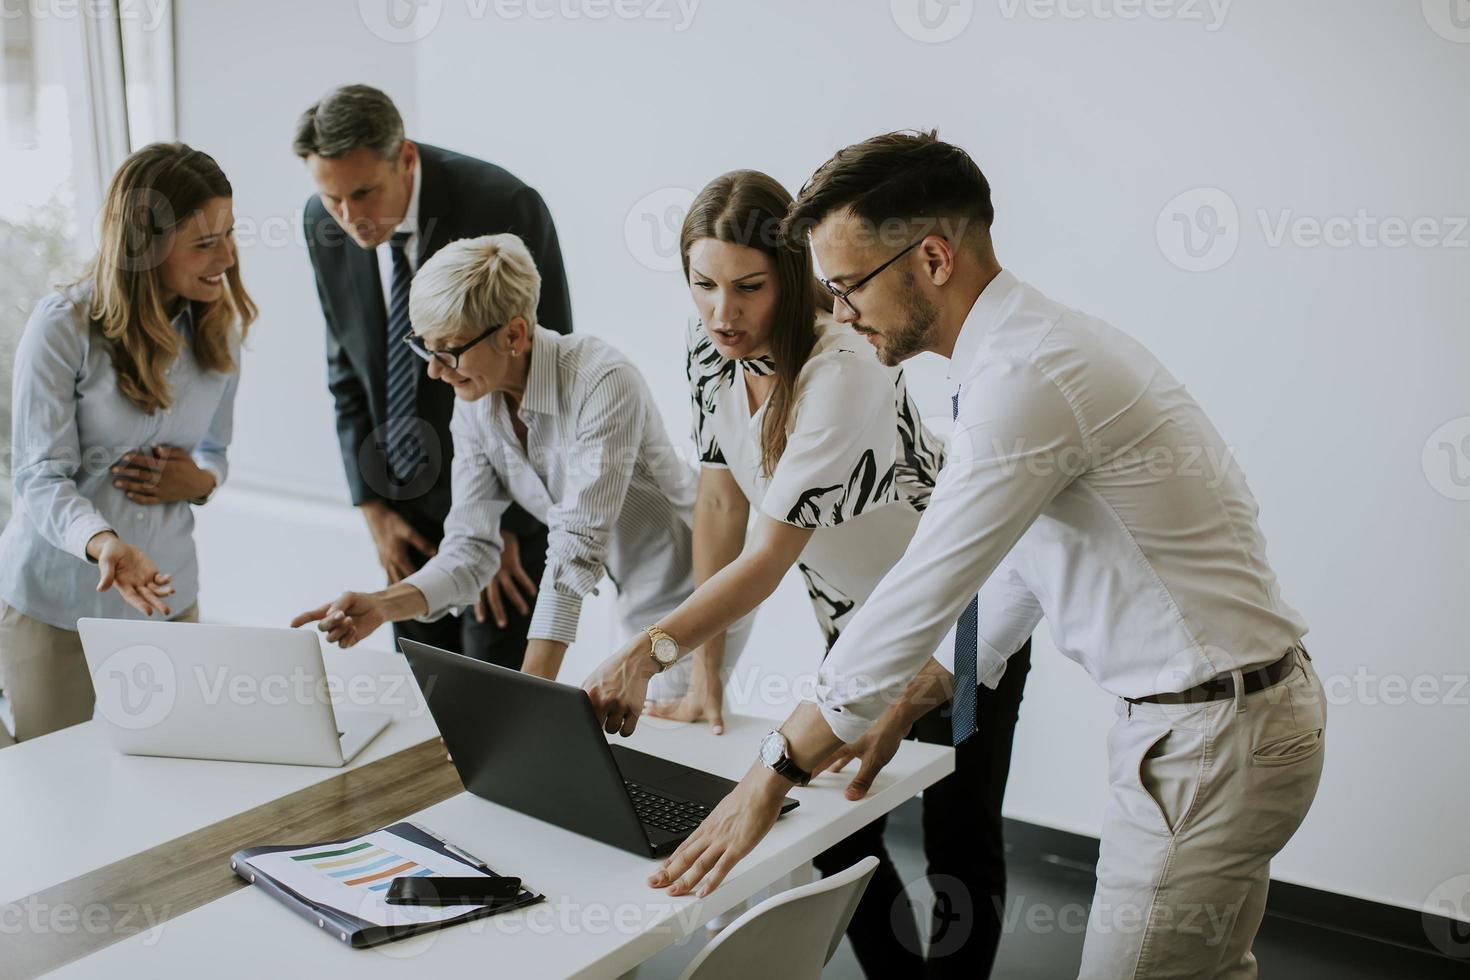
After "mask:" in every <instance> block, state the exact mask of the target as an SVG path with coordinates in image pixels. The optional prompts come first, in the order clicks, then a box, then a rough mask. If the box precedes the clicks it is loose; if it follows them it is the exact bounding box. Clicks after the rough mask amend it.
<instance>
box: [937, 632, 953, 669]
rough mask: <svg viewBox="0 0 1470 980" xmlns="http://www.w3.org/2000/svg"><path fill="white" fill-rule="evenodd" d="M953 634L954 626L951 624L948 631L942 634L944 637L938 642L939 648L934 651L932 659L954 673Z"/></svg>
mask: <svg viewBox="0 0 1470 980" xmlns="http://www.w3.org/2000/svg"><path fill="white" fill-rule="evenodd" d="M954 634H955V628H954V627H953V626H951V627H950V628H949V632H948V633H946V634H944V639H943V640H942V641H941V642H940V644H939V649H937V650H935V651H934V659H935V660H937V661H938V662H939V666H941V667H943V668H944V669H945V670H947V671H949V672H950V674H951V675H953V674H954Z"/></svg>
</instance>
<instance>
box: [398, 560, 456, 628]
mask: <svg viewBox="0 0 1470 980" xmlns="http://www.w3.org/2000/svg"><path fill="white" fill-rule="evenodd" d="M402 581H404V582H405V583H407V584H408V585H411V586H413V587H414V588H416V589H418V590H419V591H420V592H422V593H423V594H424V602H425V603H426V604H427V605H428V607H429V608H428V609H427V610H426V611H425V612H424V614H423V615H422V616H415V617H414V620H415V621H416V622H420V623H432V622H434V621H435V620H437V619H443V618H444V617H445V616H446V615H447V614H449V613H451V612H453V613H458V612H460V611H461V610H462V609H464V606H462V605H459V604H458V603H457V602H456V601H455V600H456V599H458V598H459V594H458V591H457V590H456V589H455V585H454V576H453V575H450V574H449V573H448V572H446V571H444V570H443V569H442V568H436V567H435V566H434V563H433V562H432V561H430V562H429V563H428V564H426V565H425V566H424V567H423V568H420V569H419V570H418V571H416V572H414V573H413V574H412V575H409V576H406V577H405V578H404V579H403V580H402Z"/></svg>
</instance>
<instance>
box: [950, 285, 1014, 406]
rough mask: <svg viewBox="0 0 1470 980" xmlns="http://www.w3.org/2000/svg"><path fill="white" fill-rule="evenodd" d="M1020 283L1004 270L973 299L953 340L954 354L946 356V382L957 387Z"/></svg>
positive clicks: (967, 372) (968, 371)
mask: <svg viewBox="0 0 1470 980" xmlns="http://www.w3.org/2000/svg"><path fill="white" fill-rule="evenodd" d="M1019 284H1020V280H1019V279H1017V278H1016V277H1015V276H1014V275H1012V274H1011V273H1009V272H1007V271H1006V270H1005V269H1002V270H1000V273H999V274H998V275H997V276H996V277H995V278H994V279H992V280H990V283H989V284H988V285H987V286H986V287H985V288H984V289H982V290H981V291H980V295H979V296H977V297H975V305H974V306H972V307H970V312H969V314H967V315H966V316H965V322H964V323H963V324H962V325H961V326H960V335H959V336H958V337H956V338H955V342H954V352H953V353H952V354H950V356H949V374H948V377H949V380H950V381H951V382H952V383H954V384H959V383H960V382H961V381H962V380H964V378H965V377H967V376H968V375H969V373H970V365H971V364H972V363H973V362H974V360H975V354H976V352H977V351H979V350H980V341H981V340H983V339H985V335H986V334H988V333H990V330H991V328H992V327H994V326H995V324H996V322H997V321H998V320H999V319H1000V314H1001V310H1002V309H1004V308H1005V302H1006V298H1007V297H1008V296H1010V294H1011V291H1012V290H1013V289H1015V288H1016V286H1018V285H1019Z"/></svg>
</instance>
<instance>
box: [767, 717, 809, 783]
mask: <svg viewBox="0 0 1470 980" xmlns="http://www.w3.org/2000/svg"><path fill="white" fill-rule="evenodd" d="M761 762H763V763H765V766H766V768H767V769H770V770H771V771H772V772H774V773H775V774H776V775H778V776H781V777H782V778H784V779H789V780H791V781H792V782H793V783H795V784H796V785H798V786H805V785H806V784H807V783H809V782H811V781H812V774H811V773H809V772H807V771H806V770H805V769H803V768H801V767H800V766H798V765H797V764H796V763H794V762H792V761H791V751H790V746H789V745H787V744H786V736H785V735H782V734H781V733H780V732H779V731H775V732H771V733H770V734H769V735H767V736H766V737H765V738H763V739H761Z"/></svg>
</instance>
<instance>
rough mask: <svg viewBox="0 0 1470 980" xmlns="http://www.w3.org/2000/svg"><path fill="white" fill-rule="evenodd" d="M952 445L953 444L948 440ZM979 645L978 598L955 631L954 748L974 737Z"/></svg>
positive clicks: (956, 404)
mask: <svg viewBox="0 0 1470 980" xmlns="http://www.w3.org/2000/svg"><path fill="white" fill-rule="evenodd" d="M952 405H953V408H954V417H955V421H956V422H958V421H959V418H960V396H959V393H958V392H956V393H955V395H954V397H953V400H952ZM951 441H953V440H951ZM979 643H980V597H979V596H978V595H977V596H976V597H975V598H973V599H971V600H970V604H969V605H968V606H966V607H965V611H964V612H962V613H960V621H959V622H958V623H956V624H955V631H954V700H953V701H952V702H951V703H950V715H949V721H950V725H951V729H952V731H953V734H954V744H955V745H959V744H960V743H961V742H963V741H964V740H965V739H967V738H969V737H970V736H971V735H973V734H975V719H976V716H977V712H978V707H979V706H978V704H977V702H978V693H979V692H978V691H977V689H976V688H977V685H978V684H979V681H978V679H977V678H976V677H975V674H976V666H975V665H976V661H977V660H978V657H979Z"/></svg>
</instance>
